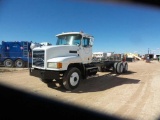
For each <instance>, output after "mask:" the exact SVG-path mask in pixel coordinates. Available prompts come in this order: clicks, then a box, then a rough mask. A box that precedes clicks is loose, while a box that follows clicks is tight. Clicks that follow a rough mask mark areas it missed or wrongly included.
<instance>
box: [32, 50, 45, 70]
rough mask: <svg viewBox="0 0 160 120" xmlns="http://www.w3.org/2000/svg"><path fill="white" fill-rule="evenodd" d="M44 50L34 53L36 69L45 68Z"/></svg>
mask: <svg viewBox="0 0 160 120" xmlns="http://www.w3.org/2000/svg"><path fill="white" fill-rule="evenodd" d="M44 53H45V52H44V50H40V51H33V65H34V66H36V67H44Z"/></svg>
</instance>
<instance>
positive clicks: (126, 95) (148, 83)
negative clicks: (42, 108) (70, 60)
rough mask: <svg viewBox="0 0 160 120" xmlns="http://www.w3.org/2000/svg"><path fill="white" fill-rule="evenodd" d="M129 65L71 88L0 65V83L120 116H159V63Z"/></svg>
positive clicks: (149, 119) (152, 119)
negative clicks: (123, 71) (45, 81)
mask: <svg viewBox="0 0 160 120" xmlns="http://www.w3.org/2000/svg"><path fill="white" fill-rule="evenodd" d="M128 66H129V71H128V73H126V74H122V75H115V74H111V73H110V72H103V73H100V72H98V74H99V77H95V78H90V79H87V80H83V81H82V82H81V84H80V86H79V87H78V88H77V89H75V90H73V91H65V90H64V89H63V88H61V87H60V86H59V85H58V83H55V82H54V81H53V82H52V83H50V84H45V83H43V82H42V81H40V80H39V78H36V77H33V76H29V70H28V68H21V69H18V68H10V69H8V68H4V67H0V84H2V85H7V86H9V87H13V88H16V89H18V90H23V91H25V92H28V93H32V94H36V95H42V96H45V97H47V98H51V99H55V100H59V101H62V102H64V103H68V104H72V105H76V106H81V107H84V108H86V109H91V110H95V111H97V112H102V113H104V114H110V115H114V116H118V117H120V118H123V119H134V120H156V119H158V118H160V74H159V73H160V62H158V61H151V62H150V63H147V62H145V61H136V62H129V63H128Z"/></svg>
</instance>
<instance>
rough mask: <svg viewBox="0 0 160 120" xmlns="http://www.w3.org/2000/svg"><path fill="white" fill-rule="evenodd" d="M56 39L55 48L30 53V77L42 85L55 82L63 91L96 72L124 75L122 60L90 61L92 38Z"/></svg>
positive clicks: (70, 35) (73, 35)
mask: <svg viewBox="0 0 160 120" xmlns="http://www.w3.org/2000/svg"><path fill="white" fill-rule="evenodd" d="M56 37H57V43H56V45H52V46H41V47H36V48H34V49H33V50H32V61H33V62H32V67H31V68H30V75H31V76H35V77H38V78H40V79H41V80H42V81H43V82H45V83H48V82H51V81H53V80H56V81H57V82H58V83H59V84H60V85H61V86H63V87H64V88H65V89H67V90H73V89H75V88H77V87H78V86H79V84H80V81H81V80H82V79H87V78H91V77H94V76H96V75H97V72H102V71H105V70H106V69H112V70H113V71H114V72H116V73H117V74H121V73H125V72H127V71H128V64H127V62H125V61H122V60H116V61H107V60H106V61H98V62H97V61H92V47H93V42H94V37H93V36H92V35H89V34H86V33H83V32H65V33H61V34H58V35H56Z"/></svg>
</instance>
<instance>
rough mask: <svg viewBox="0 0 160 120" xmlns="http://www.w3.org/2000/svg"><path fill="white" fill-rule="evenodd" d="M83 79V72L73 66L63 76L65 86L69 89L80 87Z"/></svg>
mask: <svg viewBox="0 0 160 120" xmlns="http://www.w3.org/2000/svg"><path fill="white" fill-rule="evenodd" d="M80 81H81V72H80V70H79V69H78V68H76V67H72V68H70V69H68V70H67V71H66V72H65V74H64V78H63V87H64V88H65V89H67V90H73V89H75V88H77V87H78V85H79V83H80Z"/></svg>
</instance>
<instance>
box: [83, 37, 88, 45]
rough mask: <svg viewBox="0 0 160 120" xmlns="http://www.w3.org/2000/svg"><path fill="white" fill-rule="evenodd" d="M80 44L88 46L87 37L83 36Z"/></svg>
mask: <svg viewBox="0 0 160 120" xmlns="http://www.w3.org/2000/svg"><path fill="white" fill-rule="evenodd" d="M82 46H83V47H88V46H89V38H86V37H84V38H83V41H82Z"/></svg>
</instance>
